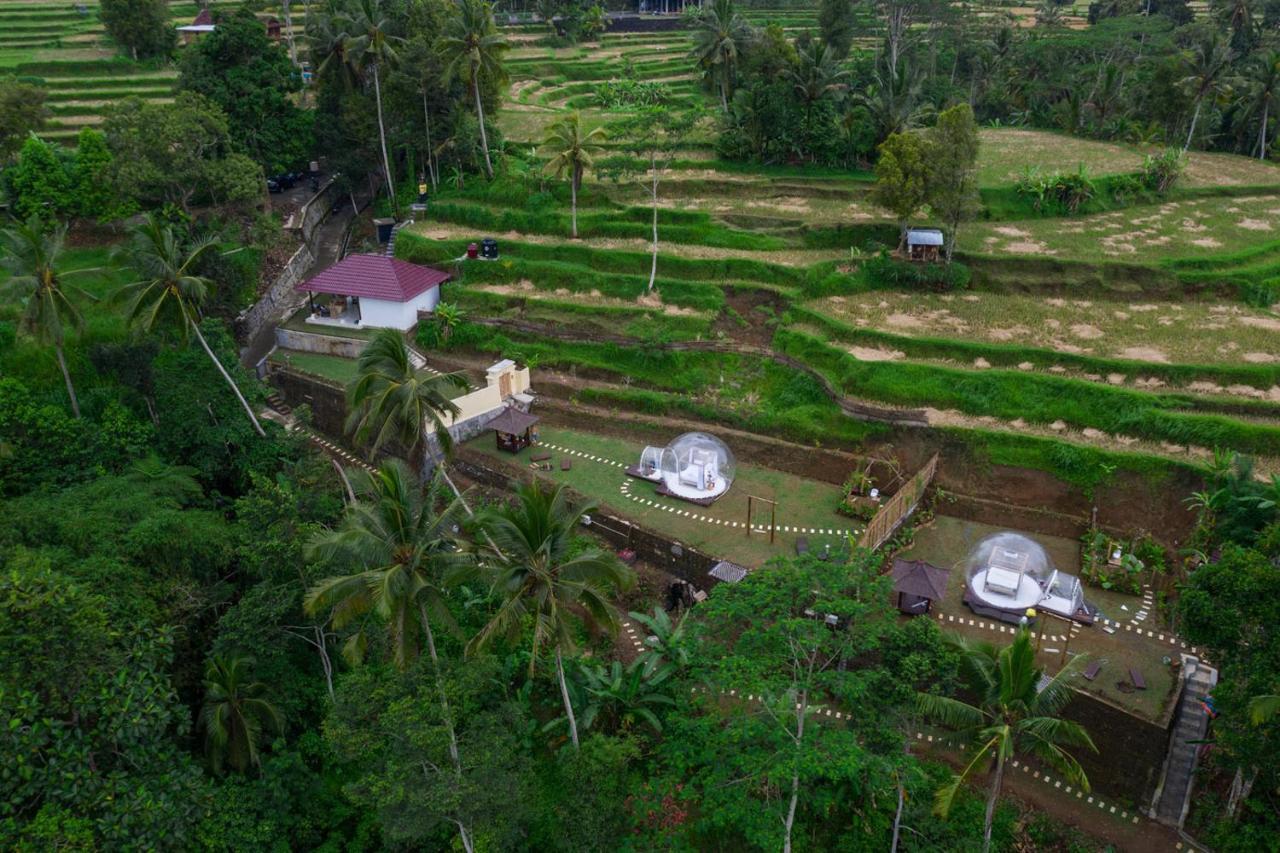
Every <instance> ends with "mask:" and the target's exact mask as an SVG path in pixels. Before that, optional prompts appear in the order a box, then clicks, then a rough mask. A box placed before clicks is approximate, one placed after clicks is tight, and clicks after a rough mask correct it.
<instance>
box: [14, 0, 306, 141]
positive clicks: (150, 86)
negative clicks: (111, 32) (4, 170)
mask: <svg viewBox="0 0 1280 853" xmlns="http://www.w3.org/2000/svg"><path fill="white" fill-rule="evenodd" d="M209 5H210V7H211V8H213V9H215V10H216V9H218V8H219V7H223V8H226V9H234V8H237V7H238V6H239V5H240V4H239V3H237V2H231V0H216V2H213V3H210V4H209ZM294 5H296V6H297V8H296V9H294V10H293V11H292V16H291V17H292V21H293V29H294V32H295V35H299V36H300V35H301V33H302V30H303V27H304V26H305V21H306V16H305V8H304V7H303V5H302V4H294ZM80 6H83V8H84V11H83V13H82V12H81V11H79V7H80ZM169 10H170V15H171V17H172V19H173V22H174V25H175V26H177V25H179V24H186V23H190V22H191V19H192V18H194V17H195V16H196V14H197V12H198V10H199V6H198V5H197V4H196V3H194V2H190V1H189V0H175V1H174V2H171V3H170V4H169ZM263 14H277V15H279V14H280V13H279V10H278V8H276V7H274V6H269V7H268V8H267V9H266V10H265V11H264V12H263ZM0 74H14V75H17V76H18V77H20V78H24V79H28V80H31V81H32V82H37V83H40V84H41V85H43V86H44V87H45V88H46V89H47V90H48V91H49V100H48V103H49V109H50V112H51V113H52V114H53V117H52V119H51V121H50V122H49V126H48V128H47V129H46V131H45V132H44V134H43V135H44V136H45V138H47V139H51V140H58V141H60V142H64V143H71V142H74V140H75V135H76V134H77V133H78V132H79V130H80V128H82V127H85V126H91V125H95V124H98V123H100V122H101V121H102V113H103V110H104V109H105V107H107V106H109V105H110V104H112V103H113V102H115V101H117V100H119V99H122V98H126V97H138V98H142V99H143V100H147V101H157V102H164V101H166V100H170V99H172V97H173V87H174V83H175V81H176V80H177V77H178V74H177V71H176V70H175V69H173V68H172V67H171V66H165V65H161V64H158V63H151V62H133V61H130V60H129V59H128V58H127V57H123V56H121V55H120V54H119V52H118V51H117V50H116V48H115V46H114V45H112V44H111V43H110V41H109V39H108V38H107V36H106V33H105V31H104V29H103V26H102V22H101V21H100V20H99V17H98V3H97V2H96V0H88V2H85V3H83V4H72V3H65V4H63V3H36V2H32V0H0Z"/></svg>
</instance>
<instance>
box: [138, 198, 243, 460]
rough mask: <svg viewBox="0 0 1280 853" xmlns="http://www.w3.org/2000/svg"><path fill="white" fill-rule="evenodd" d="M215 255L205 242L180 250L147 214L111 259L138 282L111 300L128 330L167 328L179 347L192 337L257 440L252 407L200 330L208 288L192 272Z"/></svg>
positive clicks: (212, 246) (210, 243) (170, 234)
mask: <svg viewBox="0 0 1280 853" xmlns="http://www.w3.org/2000/svg"><path fill="white" fill-rule="evenodd" d="M215 251H217V246H216V244H215V243H214V242H213V241H212V240H209V239H202V240H197V241H196V242H195V243H194V244H192V245H191V247H190V248H184V247H183V246H182V244H181V243H180V242H179V240H178V236H177V234H175V233H174V230H173V226H171V225H168V224H166V223H164V222H163V221H162V220H161V219H160V218H159V217H158V216H156V215H155V214H152V215H150V216H148V217H147V219H146V221H145V222H143V223H142V224H140V225H138V226H136V227H135V228H133V229H132V236H131V239H130V242H129V243H128V244H126V245H125V246H124V247H122V248H121V249H120V250H119V251H118V252H117V254H116V258H117V260H120V261H123V262H124V263H125V264H126V265H127V266H128V267H129V269H131V270H132V271H133V273H134V274H135V275H137V276H138V278H137V280H136V281H133V282H131V283H129V284H126V285H123V286H122V287H121V288H120V289H119V290H118V291H117V292H116V293H115V296H114V298H115V299H116V300H117V301H121V302H124V304H125V321H126V322H127V323H128V325H129V326H130V327H132V328H134V329H137V330H139V331H142V332H152V331H154V330H155V328H156V326H158V325H161V324H165V323H168V324H170V325H172V326H173V327H174V329H175V330H176V331H177V333H178V336H179V338H180V339H181V340H182V341H183V342H184V343H185V342H186V340H187V335H188V334H195V336H196V340H197V341H199V342H200V347H201V348H202V349H203V350H204V351H205V354H206V355H208V356H209V360H210V361H212V362H213V364H214V366H215V367H217V368H218V372H219V373H221V374H222V378H223V379H224V380H226V383H227V385H229V386H230V387H231V390H232V391H233V392H235V395H236V399H237V400H239V401H240V405H241V406H242V407H243V408H244V411H245V414H246V415H248V417H249V422H250V423H252V424H253V428H254V429H255V430H256V431H257V433H258V435H266V433H265V432H263V431H262V424H260V423H258V417H257V415H255V414H254V413H253V407H252V406H250V405H249V401H248V400H246V399H245V397H244V394H242V393H241V392H240V388H239V386H237V385H236V383H235V380H234V379H232V378H231V374H230V373H228V372H227V369H226V368H225V367H223V366H222V362H221V361H219V360H218V357H217V356H216V355H214V354H213V350H212V349H210V348H209V342H208V341H206V340H205V339H204V334H203V333H202V332H201V331H200V306H201V304H202V303H203V302H204V300H205V299H206V298H207V297H208V295H209V288H210V287H211V286H212V284H213V283H212V282H211V281H210V280H209V279H207V278H205V277H204V276H201V275H197V274H196V273H195V272H194V270H195V268H196V266H197V265H198V264H199V263H200V261H201V259H203V258H204V256H205V255H207V254H209V253H210V252H215Z"/></svg>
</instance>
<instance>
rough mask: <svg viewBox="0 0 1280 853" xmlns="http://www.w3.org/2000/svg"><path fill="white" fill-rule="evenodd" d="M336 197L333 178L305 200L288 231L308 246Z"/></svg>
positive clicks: (336, 191)
mask: <svg viewBox="0 0 1280 853" xmlns="http://www.w3.org/2000/svg"><path fill="white" fill-rule="evenodd" d="M335 177H336V176H335ZM337 197H338V187H337V184H335V183H334V179H333V178H330V179H329V180H327V181H325V183H324V184H323V185H322V186H321V187H320V190H319V191H318V192H317V193H316V194H315V195H313V196H312V197H311V198H309V199H307V201H306V203H305V204H303V205H302V210H301V212H300V213H299V215H298V216H297V217H295V218H294V220H293V223H292V225H291V226H290V230H291V231H296V232H297V233H298V236H299V237H301V238H302V241H303V242H304V243H306V244H307V245H308V246H310V245H311V244H312V238H314V237H315V233H316V229H317V228H318V227H320V223H321V222H324V220H325V217H326V216H328V215H329V211H330V210H332V209H333V203H334V201H336V200H337Z"/></svg>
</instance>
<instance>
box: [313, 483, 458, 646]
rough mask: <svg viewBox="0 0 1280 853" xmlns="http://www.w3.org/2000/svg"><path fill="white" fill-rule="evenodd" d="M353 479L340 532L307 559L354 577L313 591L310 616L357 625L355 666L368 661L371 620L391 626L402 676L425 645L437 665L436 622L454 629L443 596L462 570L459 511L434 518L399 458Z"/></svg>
mask: <svg viewBox="0 0 1280 853" xmlns="http://www.w3.org/2000/svg"><path fill="white" fill-rule="evenodd" d="M352 479H353V481H354V484H353V485H354V488H355V491H356V493H357V495H358V496H359V497H358V499H357V500H356V502H355V503H352V504H350V505H348V506H347V508H346V510H345V512H344V514H343V518H342V522H341V524H339V526H338V527H337V528H336V529H334V530H329V531H325V532H322V533H320V534H317V535H316V536H315V537H314V538H313V539H312V540H311V542H310V543H309V544H308V545H307V557H308V559H310V560H315V561H319V562H322V563H326V564H337V565H342V566H348V567H350V568H352V569H354V570H355V571H354V573H353V574H349V575H341V576H335V577H330V578H326V579H325V580H322V581H320V582H319V583H318V584H316V585H315V586H314V587H312V588H311V590H310V591H309V592H308V593H307V598H306V604H305V606H306V610H307V612H308V613H310V614H312V615H316V614H321V613H328V612H330V611H332V613H331V619H332V621H333V625H334V627H335V628H345V627H346V626H348V625H351V624H353V623H355V622H357V621H359V628H358V630H356V631H355V633H353V634H352V635H351V637H350V638H348V640H347V642H346V644H345V645H344V647H343V656H344V657H345V658H346V659H347V660H348V661H349V662H351V663H357V662H359V661H360V660H362V659H363V657H364V653H365V650H366V649H367V647H368V633H367V630H366V628H367V624H366V622H365V621H364V619H365V617H367V616H368V615H369V614H371V613H372V614H376V615H377V616H378V617H379V618H380V619H381V620H382V621H384V622H385V623H386V624H387V626H388V631H389V632H390V645H391V657H392V660H393V661H394V662H395V665H396V667H397V668H398V669H400V670H405V669H407V668H408V667H409V665H410V664H412V663H413V662H414V661H416V660H417V659H418V656H419V654H420V653H421V651H422V644H423V642H425V644H426V647H427V650H428V652H429V653H430V655H431V660H432V663H433V665H437V666H438V662H439V659H438V658H437V656H436V649H435V635H434V634H433V632H432V629H431V619H432V617H433V616H434V617H435V618H436V619H437V620H439V621H441V622H444V623H446V624H451V623H452V619H451V618H450V616H449V613H448V611H447V609H445V606H444V590H445V589H446V586H447V584H446V583H445V578H446V576H450V577H452V575H451V574H450V572H451V571H452V569H453V568H456V567H455V566H454V565H453V562H454V561H451V555H456V551H455V549H454V546H453V544H452V536H451V531H452V529H453V527H454V525H456V524H457V522H458V515H457V514H458V511H459V507H457V506H456V505H451V506H450V507H449V508H447V509H446V510H444V511H443V512H441V513H439V514H437V513H435V512H434V511H433V510H432V505H431V502H430V501H428V500H426V499H425V498H424V495H423V492H422V489H420V488H419V487H418V486H417V480H416V477H415V476H414V475H413V473H412V471H410V470H409V468H408V466H406V465H405V463H404V462H402V461H400V460H398V459H393V460H389V461H388V462H386V463H384V464H383V465H382V467H381V468H379V469H378V471H377V472H376V473H372V474H370V473H365V472H360V471H357V472H354V473H353V475H352Z"/></svg>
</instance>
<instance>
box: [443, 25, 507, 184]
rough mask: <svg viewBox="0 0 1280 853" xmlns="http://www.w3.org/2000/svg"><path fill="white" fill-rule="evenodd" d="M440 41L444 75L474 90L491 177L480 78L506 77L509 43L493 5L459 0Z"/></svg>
mask: <svg viewBox="0 0 1280 853" xmlns="http://www.w3.org/2000/svg"><path fill="white" fill-rule="evenodd" d="M440 45H441V48H442V49H443V51H444V57H445V62H446V63H447V64H446V65H445V79H446V80H452V79H455V78H460V79H461V80H462V81H463V82H465V83H467V84H468V85H470V86H471V92H472V94H473V95H474V96H475V101H476V119H477V120H478V121H479V124H480V148H481V149H482V150H483V151H484V168H485V173H486V174H487V175H488V176H489V177H490V178H492V177H493V162H492V160H490V158H489V136H488V134H487V133H486V132H485V129H484V103H483V101H482V100H481V98H480V82H481V79H482V78H484V77H488V78H490V79H492V80H497V81H499V82H500V81H502V80H504V79H506V72H505V71H504V70H503V68H502V55H503V53H505V52H506V50H507V48H508V47H509V45H508V44H507V42H506V40H505V39H504V38H503V37H502V35H501V34H500V33H499V32H498V25H497V23H495V22H494V20H493V7H492V6H490V5H489V4H488V3H487V2H485V0H459V1H458V13H457V14H456V15H454V16H453V17H452V18H450V19H449V23H448V24H446V25H445V33H444V36H443V37H441V39H440Z"/></svg>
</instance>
